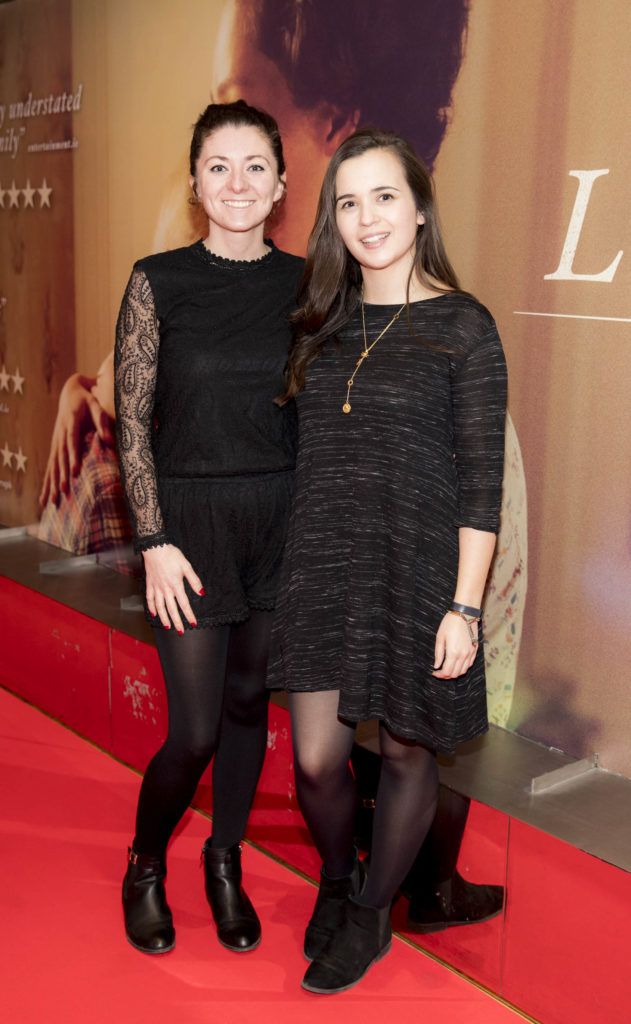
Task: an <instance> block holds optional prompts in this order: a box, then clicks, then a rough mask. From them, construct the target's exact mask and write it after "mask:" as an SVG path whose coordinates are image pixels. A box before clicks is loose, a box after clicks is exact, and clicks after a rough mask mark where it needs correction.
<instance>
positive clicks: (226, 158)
mask: <svg viewBox="0 0 631 1024" xmlns="http://www.w3.org/2000/svg"><path fill="white" fill-rule="evenodd" d="M245 159H246V160H265V163H266V164H268V163H269V158H268V157H266V156H264V155H263V153H252V154H251V155H250V156H246V157H245ZM209 160H223V161H224V163H226V164H228V163H230V157H229V156H220V155H219V154H218V153H215V154H214V155H213V156H208V157H206V163H208V161H209Z"/></svg>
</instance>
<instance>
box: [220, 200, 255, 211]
mask: <svg viewBox="0 0 631 1024" xmlns="http://www.w3.org/2000/svg"><path fill="white" fill-rule="evenodd" d="M253 202H254V200H253V199H224V206H234V207H236V209H237V210H242V209H245V207H246V206H252V203H253Z"/></svg>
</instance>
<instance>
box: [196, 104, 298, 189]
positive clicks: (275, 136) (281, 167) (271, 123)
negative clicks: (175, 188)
mask: <svg viewBox="0 0 631 1024" xmlns="http://www.w3.org/2000/svg"><path fill="white" fill-rule="evenodd" d="M228 125H230V126H231V127H233V128H240V127H241V126H246V127H250V128H257V129H258V130H259V131H260V132H261V134H262V135H264V136H265V138H266V139H267V141H268V142H269V144H270V146H271V147H272V152H273V153H274V158H275V160H276V168H277V170H278V174H279V175H281V174H284V172H285V158H284V156H283V143H282V140H281V137H280V131H279V130H278V124H277V123H276V121H275V120H274V118H273V117H272V115H271V114H268V113H267V111H265V110H259V109H258V107H251V106H250V105H249V103H246V102H245V100H236V102H235V103H210V104H209V105H208V106H207V107H206V109H205V110H204V111H203V113H201V114H200V115H199V117H198V118H197V121H196V122H195V124H194V125H193V138H192V139H191V149H190V154H189V168H190V172H191V177H192V178H194V177H195V169H196V167H197V161H198V159H199V154H200V153H201V151H202V146H203V145H204V142H205V141H206V139H207V138H208V136H209V135H212V133H213V132H215V131H217V129H218V128H225V127H226V126H228Z"/></svg>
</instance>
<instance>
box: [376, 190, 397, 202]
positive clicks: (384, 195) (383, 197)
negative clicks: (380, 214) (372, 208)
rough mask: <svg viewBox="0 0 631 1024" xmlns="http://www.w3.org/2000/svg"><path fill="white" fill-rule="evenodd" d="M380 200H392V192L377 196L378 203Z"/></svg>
mask: <svg viewBox="0 0 631 1024" xmlns="http://www.w3.org/2000/svg"><path fill="white" fill-rule="evenodd" d="M382 199H383V200H385V201H386V202H388V200H390V199H394V196H393V195H392V192H381V193H380V195H379V202H381V201H382Z"/></svg>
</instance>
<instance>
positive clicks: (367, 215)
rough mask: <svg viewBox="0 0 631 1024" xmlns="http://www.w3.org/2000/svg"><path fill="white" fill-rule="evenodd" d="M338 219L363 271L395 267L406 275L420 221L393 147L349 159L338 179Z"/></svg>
mask: <svg viewBox="0 0 631 1024" xmlns="http://www.w3.org/2000/svg"><path fill="white" fill-rule="evenodd" d="M335 199H336V202H335V220H336V224H337V228H338V231H339V232H340V235H341V237H342V241H343V242H344V244H345V246H346V248H347V249H348V250H349V252H350V253H351V255H352V256H354V257H355V259H356V260H357V262H358V263H359V265H360V267H361V268H362V273H364V275H365V273H366V272H368V273H372V272H374V271H379V270H386V269H387V270H389V272H390V274H394V275H395V276H398V271H400V272H401V275H402V279H404V280H407V276H408V274H409V273H410V270H411V268H412V263H413V261H414V254H415V250H416V234H417V227H418V225H419V224H423V223H424V222H425V218H424V217H423V214H422V213H421V212H420V211H419V210H417V207H416V202H415V199H414V195H413V193H412V190H411V188H410V186H409V185H408V183H407V180H406V177H405V172H404V170H403V166H402V164H401V162H400V160H399V159H398V158H397V156H395V154H394V153H393V152H392V150H390V149H370V150H368V152H366V153H362V154H361V156H356V157H351V158H349V159H348V160H345V161H344V162H343V163H342V164H341V165H340V167H339V170H338V172H337V176H336V179H335Z"/></svg>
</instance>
